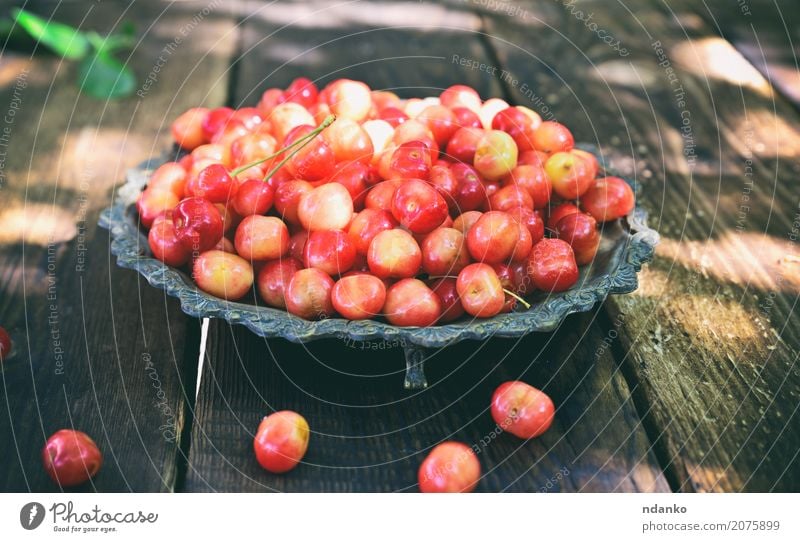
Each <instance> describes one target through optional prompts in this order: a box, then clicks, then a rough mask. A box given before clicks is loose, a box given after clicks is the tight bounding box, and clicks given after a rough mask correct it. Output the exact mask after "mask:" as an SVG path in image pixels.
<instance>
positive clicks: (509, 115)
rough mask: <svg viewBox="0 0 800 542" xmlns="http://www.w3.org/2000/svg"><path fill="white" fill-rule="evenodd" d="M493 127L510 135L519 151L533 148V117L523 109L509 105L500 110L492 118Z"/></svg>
mask: <svg viewBox="0 0 800 542" xmlns="http://www.w3.org/2000/svg"><path fill="white" fill-rule="evenodd" d="M492 128H493V129H495V130H502V131H504V132H505V133H507V134H508V135H510V136H511V137H512V138H513V139H514V143H516V144H517V149H519V152H523V151H529V150H533V148H534V145H533V132H534V127H533V119H531V117H529V116H528V115H526V114H525V113H523V112H522V110H521V109H518V108H516V107H508V108H506V109H503V110H502V111H499V112H498V113H497V114H496V115H495V116H494V118H493V119H492Z"/></svg>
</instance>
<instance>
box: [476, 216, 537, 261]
mask: <svg viewBox="0 0 800 542" xmlns="http://www.w3.org/2000/svg"><path fill="white" fill-rule="evenodd" d="M526 231H527V230H526ZM520 232H521V226H520V225H519V223H518V222H517V221H515V220H514V219H513V218H512V217H511V215H509V214H508V213H504V212H502V211H489V212H488V213H484V214H483V215H481V217H480V218H479V219H478V220H477V222H475V225H473V226H472V227H471V228H470V229H469V231H468V232H467V247H468V248H469V253H470V255H471V256H472V257H473V258H474V259H475V260H477V261H479V262H485V263H498V262H507V261H510V260H511V257H512V255H513V254H514V251H515V249H516V248H517V243H519V242H520Z"/></svg>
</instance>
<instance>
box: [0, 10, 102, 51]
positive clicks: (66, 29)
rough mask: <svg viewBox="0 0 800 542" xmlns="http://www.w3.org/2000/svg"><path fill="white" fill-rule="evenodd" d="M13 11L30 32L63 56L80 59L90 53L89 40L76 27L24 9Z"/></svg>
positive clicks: (40, 41) (18, 20)
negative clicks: (47, 18)
mask: <svg viewBox="0 0 800 542" xmlns="http://www.w3.org/2000/svg"><path fill="white" fill-rule="evenodd" d="M11 13H12V15H13V16H14V19H15V20H16V21H17V24H19V25H20V26H21V27H22V28H24V29H25V31H26V32H28V34H30V35H31V36H33V38H34V39H36V40H37V41H38V42H39V43H41V44H44V45H46V46H47V47H49V48H50V49H52V50H53V51H54V52H56V53H58V54H59V55H61V56H62V57H64V58H68V59H71V60H79V59H81V58H84V57H85V56H86V55H87V54H88V53H89V40H87V39H86V36H84V35H83V34H82V33H81V32H79V31H78V30H77V29H76V28H73V27H71V26H67V25H65V24H62V23H57V22H55V21H48V20H46V19H42V18H41V17H39V16H37V15H34V14H33V13H30V12H28V11H25V10H24V9H13V10H12V11H11Z"/></svg>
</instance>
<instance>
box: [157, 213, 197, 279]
mask: <svg viewBox="0 0 800 542" xmlns="http://www.w3.org/2000/svg"><path fill="white" fill-rule="evenodd" d="M147 242H148V244H149V245H150V250H151V251H152V252H153V256H154V257H155V258H156V259H157V260H160V261H162V262H164V263H165V264H167V265H171V266H173V267H180V266H181V265H183V264H185V263H186V262H188V261H189V258H190V256H191V251H190V250H188V249H187V248H186V247H185V246H183V243H181V241H180V239H178V236H177V235H176V234H175V224H174V223H173V222H172V211H167V212H166V213H163V214H161V215H159V216H158V217H157V218H156V219H155V221H154V222H153V227H152V228H150V232H149V233H148V234H147Z"/></svg>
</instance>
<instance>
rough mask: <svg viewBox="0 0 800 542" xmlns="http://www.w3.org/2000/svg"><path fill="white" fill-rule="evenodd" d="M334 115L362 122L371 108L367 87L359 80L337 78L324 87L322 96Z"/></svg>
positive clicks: (370, 97) (370, 96) (370, 98)
mask: <svg viewBox="0 0 800 542" xmlns="http://www.w3.org/2000/svg"><path fill="white" fill-rule="evenodd" d="M321 98H323V99H324V100H325V102H327V104H328V105H329V106H330V108H331V111H332V112H333V114H334V115H336V116H337V117H340V118H344V119H350V120H352V121H355V122H362V121H364V120H366V119H367V116H369V113H370V110H371V109H372V95H371V93H370V89H369V87H368V86H367V85H366V84H364V83H362V82H361V81H353V80H352V79H338V80H336V81H334V82H332V83H331V84H330V85H328V86H327V87H325V88H324V89H323V91H322V96H321Z"/></svg>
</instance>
